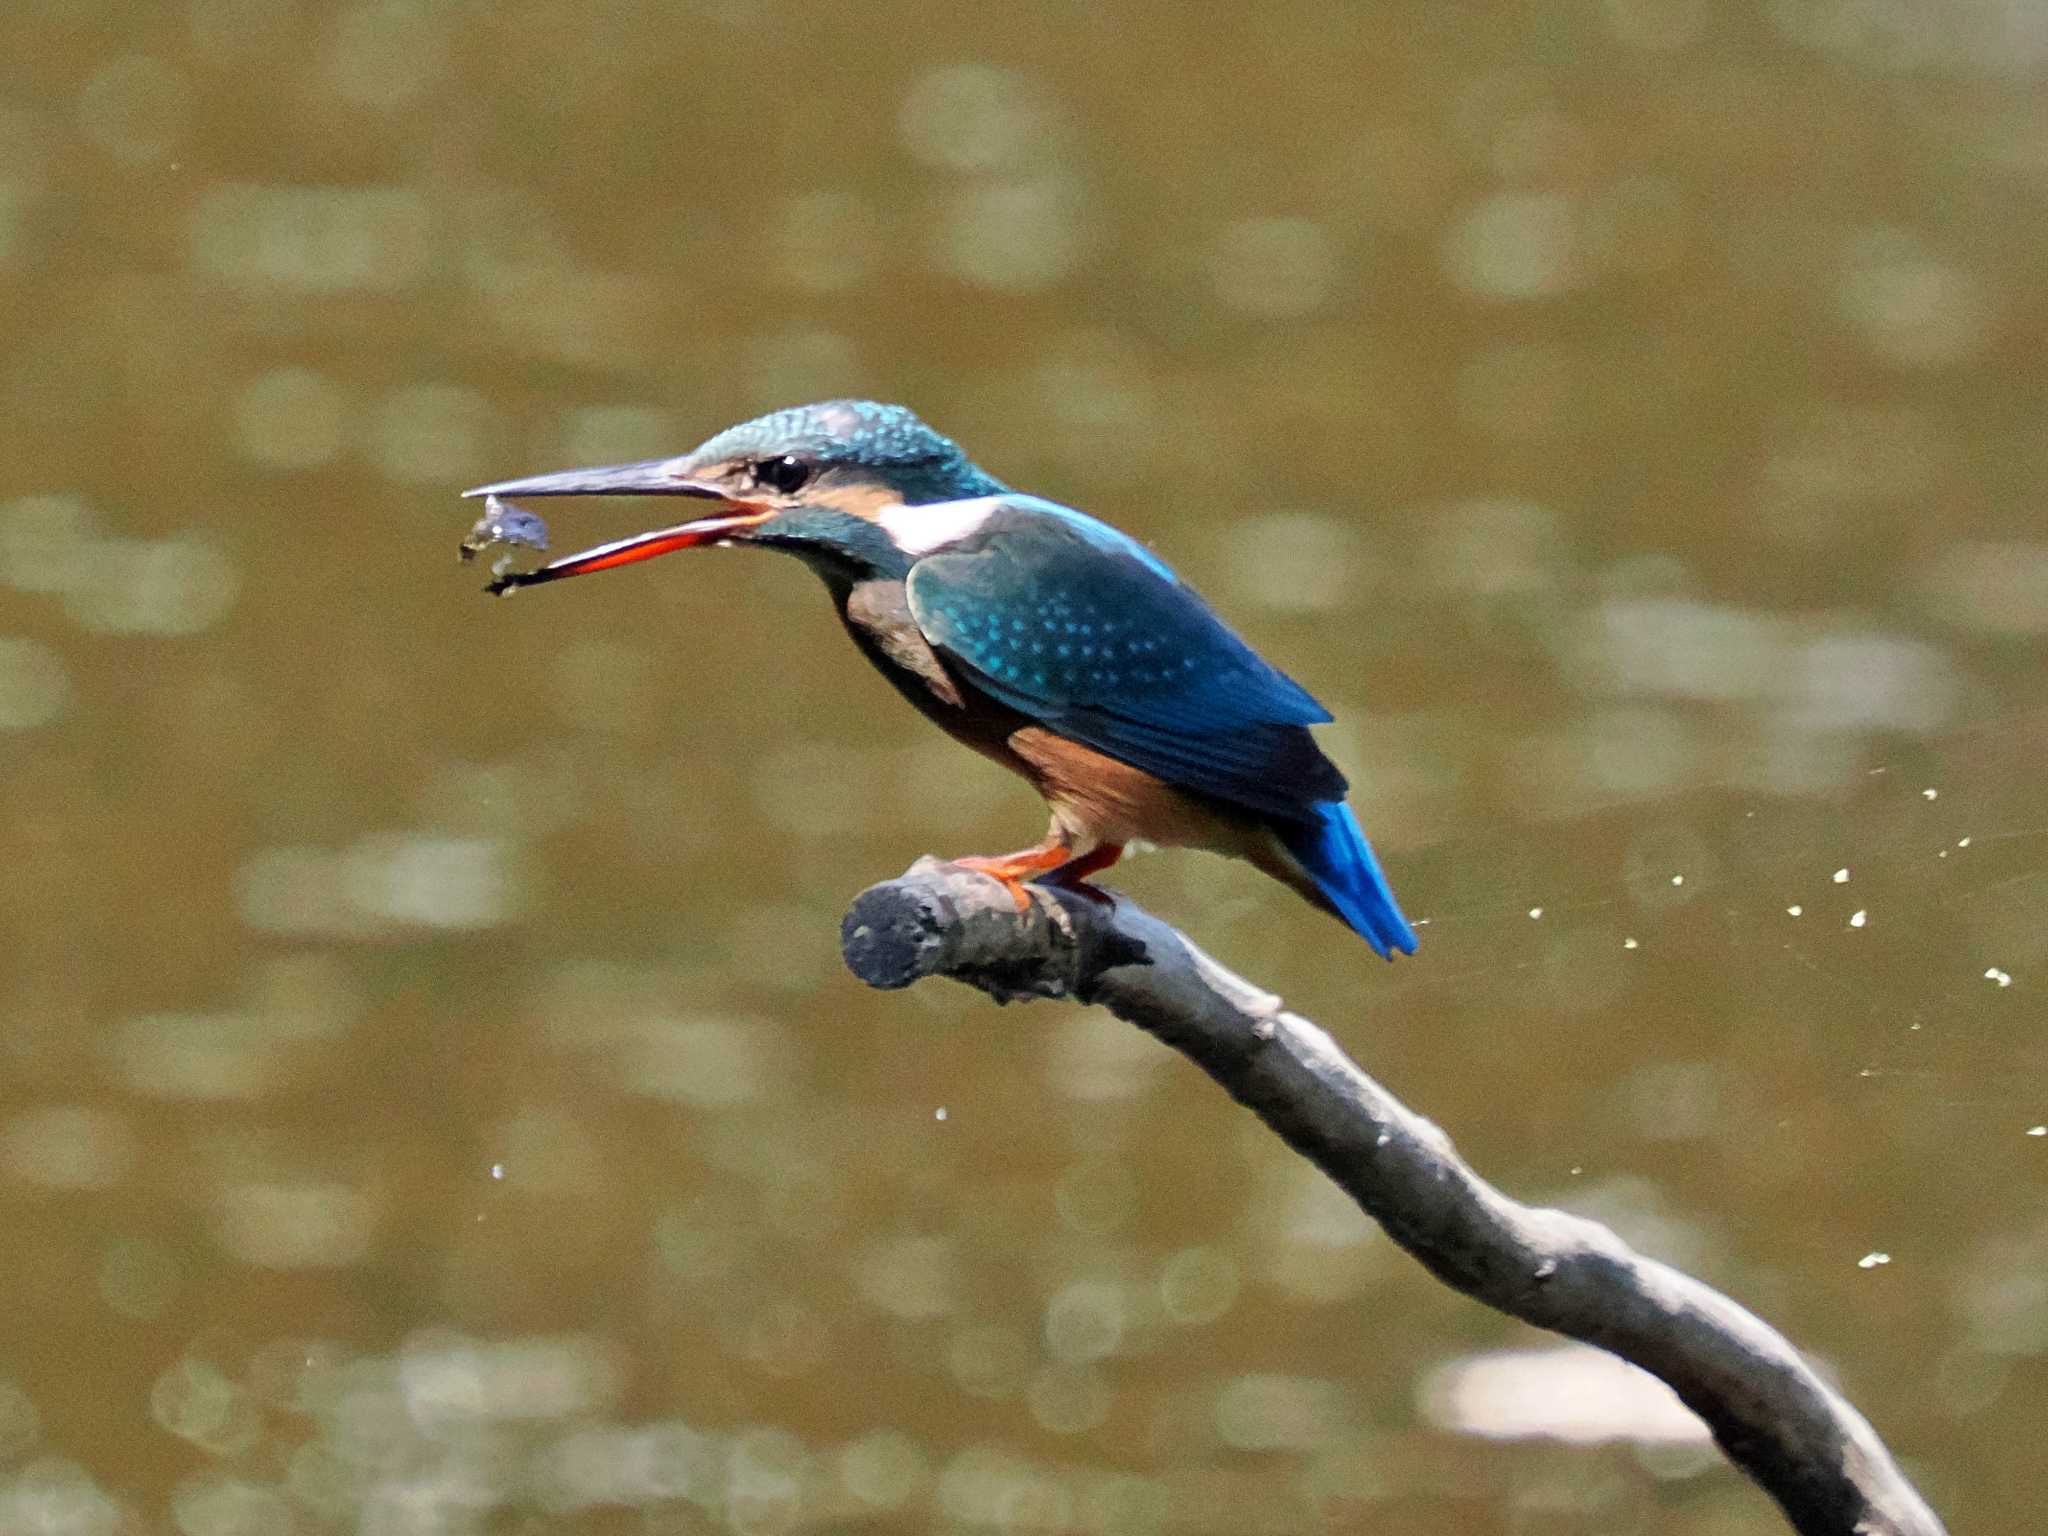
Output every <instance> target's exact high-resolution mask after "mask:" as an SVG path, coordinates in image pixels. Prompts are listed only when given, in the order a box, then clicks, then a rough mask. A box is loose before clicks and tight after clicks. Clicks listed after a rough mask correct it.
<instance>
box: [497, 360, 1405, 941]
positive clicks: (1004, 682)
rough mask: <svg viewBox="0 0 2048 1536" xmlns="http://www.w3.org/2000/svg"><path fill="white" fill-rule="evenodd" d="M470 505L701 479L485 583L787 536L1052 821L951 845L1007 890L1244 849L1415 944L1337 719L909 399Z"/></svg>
mask: <svg viewBox="0 0 2048 1536" xmlns="http://www.w3.org/2000/svg"><path fill="white" fill-rule="evenodd" d="M465 494H466V495H469V496H516V497H530V496H687V497H691V498H693V499H696V500H699V501H707V502H710V503H712V505H711V506H710V507H708V508H707V509H706V510H705V512H704V514H703V515H702V516H699V517H693V518H691V519H689V520H688V521H687V522H681V523H677V524H675V525H674V526H673V527H668V528H661V529H657V530H655V531H654V532H652V533H643V534H640V535H638V536H636V537H633V538H629V539H621V540H619V541H618V542H617V543H613V544H605V545H601V546H599V547H598V548H596V549H592V550H588V551H586V552H584V553H583V554H580V555H571V556H568V557H567V558H564V559H560V560H556V561H553V562H552V563H550V564H547V565H544V566H541V567H540V568H539V569H537V570H532V571H526V572H523V573H519V574H513V575H502V576H500V577H499V579H498V580H496V581H494V582H493V583H492V584H491V587H490V590H491V591H494V592H502V591H505V590H508V589H510V588H513V587H526V586H534V585H537V584H539V583H541V582H549V581H559V580H561V579H562V578H563V577H565V576H580V575H582V574H583V573H584V572H586V571H603V570H609V569H611V568H612V567H613V566H619V565H629V564H631V563H633V562H634V561H637V560H646V559H650V558H652V557H653V556H655V555H665V554H667V553H668V552H669V551H671V550H677V549H691V548H695V547H697V546H699V545H707V544H712V545H733V544H746V545H761V546H764V547H766V548H769V549H780V550H786V551H788V552H789V553H790V554H793V555H795V556H796V557H797V558H798V559H800V560H802V561H803V562H804V563H805V564H806V565H808V566H809V567H810V568H811V569H812V570H814V571H816V572H817V573H818V575H819V576H821V577H823V578H824V582H825V586H826V589H827V590H828V591H829V592H830V593H831V594H832V600H833V603H834V604H835V605H836V606H837V608H838V610H839V617H840V620H841V622H842V623H844V624H845V626H846V629H847V633H848V634H850V635H851V636H852V637H853V641H854V644H855V645H857V646H859V647H860V649H861V652H862V653H863V654H864V655H865V656H866V657H867V658H868V660H869V661H871V662H873V663H874V664H875V666H876V667H878V668H879V669H880V670H881V672H882V674H883V676H885V677H887V678H888V679H889V681H890V682H891V683H893V684H895V686H896V688H897V691H898V692H900V693H901V694H902V695H903V696H904V697H905V698H907V699H908V700H910V702H911V703H912V704H914V705H916V706H917V708H918V709H920V710H922V711H923V712H924V714H925V715H926V716H927V717H928V718H930V719H932V720H934V721H936V722H938V724H940V725H941V726H943V727H944V728H945V729H946V730H947V731H948V732H950V733H951V734H952V735H953V736H954V737H956V738H957V739H958V740H960V741H962V742H964V743H966V744H967V745H968V746H970V747H972V748H974V749H975V750H976V751H977V752H980V753H982V754H983V755H984V756H986V757H990V758H993V759H994V760H995V761H996V762H998V763H1001V764H1002V765H1003V766H1004V767H1006V768H1009V769H1011V770H1013V771H1014V772H1016V773H1019V774H1022V775H1023V776H1024V777H1025V778H1026V779H1028V780H1029V781H1030V782H1031V784H1032V786H1033V787H1034V788H1036V789H1037V790H1038V792H1039V793H1040V794H1041V795H1043V796H1044V797H1045V800H1046V803H1047V804H1048V805H1049V806H1050V807H1051V810H1052V826H1051V828H1050V830H1048V831H1047V833H1046V836H1045V840H1044V841H1043V842H1042V843H1040V844H1038V845H1037V846H1036V847H1034V848H1026V849H1024V850H1022V851H1020V852H1017V853H1011V854H1005V855H1003V856H1001V857H1000V858H966V859H961V860H959V861H958V862H959V863H961V864H963V865H965V866H967V867H968V868H971V869H976V870H980V871H982V872H984V873H986V874H989V875H992V876H994V877H995V878H996V879H998V880H1000V881H1002V882H1003V883H1004V884H1005V885H1007V886H1008V887H1009V888H1010V891H1011V894H1012V895H1013V896H1014V897H1015V898H1016V900H1017V903H1018V907H1019V909H1020V910H1022V909H1023V908H1024V907H1025V906H1026V905H1027V904H1028V901H1029V898H1028V897H1027V896H1026V895H1025V894H1024V890H1023V882H1025V881H1026V880H1030V879H1039V880H1043V881H1047V882H1051V883H1054V884H1060V885H1068V886H1072V885H1075V884H1078V883H1079V882H1081V881H1083V880H1084V879H1085V878H1086V877H1087V876H1089V875H1091V874H1094V873H1096V872H1097V871H1099V870H1103V869H1106V868H1108V867H1109V866H1110V865H1111V864H1113V863H1115V862H1116V860H1117V858H1118V857H1119V856H1120V855H1121V854H1122V853H1123V850H1124V846H1125V845H1126V844H1127V843H1130V842H1133V841H1135V840H1138V839H1144V840H1145V841H1148V842H1152V843H1158V844H1168V845H1178V846H1182V847H1195V848H1208V849H1212V850H1214V851H1216V852H1218V853H1226V854H1231V855H1234V856H1236V857H1238V858H1241V859H1248V860H1249V861H1250V862H1251V863H1253V864H1254V865H1256V866H1257V867H1258V868H1260V869H1262V870H1264V871H1265V872H1266V873H1267V874H1269V875H1272V876H1273V877H1274V878H1275V879H1277V880H1279V881H1281V882H1282V883H1284V884H1286V885H1288V886H1291V887H1292V888H1293V889H1294V890H1296V891H1299V892H1300V893H1301V894H1302V895H1303V896H1305V897H1307V898H1308V899H1309V900H1310V901H1312V902H1314V903H1315V904H1316V905H1317V906H1319V907H1321V908H1323V909H1324V910H1325V911H1328V912H1331V913H1333V914H1335V915H1336V916H1337V917H1339V918H1341V919H1342V920H1343V921H1344V922H1346V923H1348V924H1349V925H1350V926H1351V927H1352V928H1354V929H1356V930H1357V931H1358V932H1359V933H1360V934H1362V935H1363V936H1364V938H1365V941H1366V942H1367V943H1368V944H1370V945H1372V947H1373V948H1374V949H1376V950H1377V951H1379V953H1380V954H1381V955H1382V956H1386V957H1388V958H1391V957H1392V952H1393V951H1394V950H1397V949H1398V950H1400V951H1402V952H1403V953H1404V954H1406V953H1413V951H1414V949H1415V932H1414V930H1413V929H1411V928H1410V927H1409V926H1408V921H1407V919H1406V918H1404V917H1403V916H1402V915H1401V910H1400V908H1399V907H1398V906H1396V905H1395V903H1394V893H1393V891H1392V890H1391V889H1389V887H1388V885H1387V879H1386V876H1385V875H1383V874H1382V873H1381V872H1380V867H1379V864H1378V861H1377V860H1375V859H1374V857H1373V853H1372V849H1371V848H1370V847H1369V846H1368V845H1367V843H1366V840H1365V835H1364V833H1363V832H1362V831H1360V829H1359V825H1358V821H1357V819H1356V818H1355V817H1354V816H1353V815H1352V814H1351V809H1350V807H1349V806H1347V805H1346V804H1345V803H1344V794H1345V790H1346V787H1347V786H1346V784H1345V782H1344V775H1343V774H1341V773H1340V772H1338V771H1337V767H1336V765H1335V764H1334V763H1332V762H1331V761H1330V760H1329V759H1328V758H1327V757H1325V756H1324V755H1323V753H1322V751H1321V750H1320V749H1319V748H1318V747H1317V746H1316V744H1315V741H1314V739H1313V738H1312V737H1311V736H1310V735H1309V732H1308V727H1309V726H1311V725H1314V724H1317V723H1320V722H1322V721H1326V720H1328V719H1329V718H1330V714H1329V711H1327V710H1325V709H1324V708H1323V707H1322V705H1320V704H1318V703H1317V702H1316V701H1315V700H1314V699H1313V698H1311V697H1310V696H1309V694H1308V692H1307V691H1306V690H1305V689H1303V688H1302V687H1301V686H1300V685H1299V684H1297V683H1296V682H1294V681H1293V680H1292V679H1291V678H1289V677H1287V676H1286V675H1284V674H1283V673H1281V672H1280V671H1279V670H1278V669H1276V668H1274V667H1273V666H1271V665H1269V664H1268V663H1267V662H1266V661H1264V660H1263V659H1261V658H1260V657H1259V656H1258V654H1257V653H1255V652H1254V651H1253V650H1252V648H1251V647H1250V646H1248V645H1246V644H1245V643H1244V641H1242V640H1241V639H1239V638H1238V637H1237V635H1236V634H1234V633H1233V632H1232V631H1231V630H1230V628H1229V627H1228V626H1227V625H1225V624H1224V623H1223V621H1222V620H1221V619H1219V618H1218V617H1217V616H1216V614H1215V613H1214V612H1213V611H1212V610H1211V609H1210V607H1209V605H1208V604H1207V603H1205V602H1204V601H1203V600H1202V599H1201V598H1200V597H1199V596H1198V595H1197V594H1196V593H1195V592H1194V591H1193V590H1192V589H1191V588H1189V587H1188V586H1187V585H1186V584H1184V583H1183V582H1182V581H1181V580H1180V578H1179V577H1177V576H1176V575H1175V574H1174V573H1173V571H1172V570H1170V569H1169V568H1168V567H1167V566H1166V564H1165V563H1164V562H1163V561H1161V560H1160V559H1159V557H1158V556H1156V555H1154V554H1153V553H1152V552H1151V551H1150V550H1149V549H1147V548H1145V546H1144V545H1142V544H1140V543H1138V542H1137V541H1136V540H1135V539H1132V538H1130V537H1128V536H1126V535H1125V534H1122V533H1119V532H1117V530H1116V529H1114V528H1111V527H1110V526H1109V525H1108V524H1106V523H1100V522H1097V521H1096V520H1095V519H1094V518H1092V517H1089V516H1087V515H1085V514H1084V513H1080V512H1076V511H1074V510H1073V509H1072V508H1070V507H1063V506H1060V505H1058V504H1057V503H1055V502H1050V501H1044V500H1041V499H1040V498H1038V497H1036V496H1026V495H1022V494H1020V493H1018V492H1016V491H1012V490H1011V489H1010V488H1009V487H1007V486H1005V485H1004V484H1003V483H1002V482H1001V481H999V480H997V479H995V478H994V477H993V476H991V475H989V474H987V473H985V472H984V471H983V470H981V469H979V468H977V467H976V466H975V465H974V464H973V463H972V462H971V461H970V460H969V459H968V457H967V455H966V454H965V453H963V452H962V451H961V449H960V447H959V445H958V444H956V443H955V442H953V441H952V439H950V438H947V437H944V436H942V435H941V434H939V433H938V432H935V431H933V430H932V429H931V428H930V427H928V426H926V425H925V424H924V423H923V422H922V421H920V420H919V419H918V418H917V417H916V416H915V415H913V414H912V413H911V412H910V411H908V410H906V409H905V408H904V407H902V406H899V405H878V404H875V403H873V402H871V401H865V400H831V401H826V402H823V403H821V404H818V405H805V406H796V407H793V408H791V409H789V410H782V411H775V412H772V413H771V414H769V415H766V416H762V417H759V418H757V419H756V420H753V421H748V422H742V423H741V424H740V425H739V426H736V427H731V428H729V429H727V430H726V431H724V432H721V433H719V434H718V435H717V436H716V437H714V438H712V439H711V440H710V441H709V442H707V443H705V444H704V445H703V446H702V447H700V448H698V449H696V450H695V451H694V452H691V453H686V454H684V455H683V456H682V457H681V458H675V459H654V460H650V461H647V462H645V463H639V464H621V465H614V466H611V467H609V468H604V469H581V470H569V471H567V472H565V473H561V474H551V475H535V476H533V477H532V478H530V479H525V480H507V481H505V482H503V483H502V484H498V485H485V486H479V487H477V488H476V489H475V490H473V491H469V492H466V493H465Z"/></svg>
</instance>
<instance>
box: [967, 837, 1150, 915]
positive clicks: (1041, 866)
mask: <svg viewBox="0 0 2048 1536" xmlns="http://www.w3.org/2000/svg"><path fill="white" fill-rule="evenodd" d="M1123 851H1124V850H1123V845H1122V844H1121V843H1104V844H1103V845H1102V846H1101V847H1099V848H1097V849H1095V850H1094V851H1093V852H1090V853H1084V854H1082V855H1081V856H1080V857H1079V858H1075V857H1074V856H1073V850H1072V849H1071V848H1069V847H1067V846H1066V844H1064V843H1040V844H1039V845H1038V846H1037V847H1036V848H1024V849H1020V850H1019V851H1018V852H1016V853H1006V854H1003V855H1001V856H1000V857H997V858H981V857H977V856H974V855H969V856H968V857H967V858H964V859H955V860H954V861H953V862H954V863H955V864H958V865H959V866H960V867H961V868H962V869H971V870H974V871H976V872H977V873H979V874H984V875H992V876H993V877H995V878H996V879H997V880H1000V881H1002V883H1003V885H1004V886H1005V888H1007V889H1008V891H1009V893H1010V900H1012V901H1014V902H1015V903H1016V904H1017V910H1018V911H1019V912H1028V911H1030V910H1031V893H1030V892H1028V891H1026V890H1025V889H1024V883H1025V882H1026V881H1027V880H1029V879H1031V877H1032V876H1034V875H1043V876H1044V877H1045V883H1046V884H1047V885H1057V886H1061V887H1064V888H1066V889H1069V890H1076V891H1080V892H1081V893H1083V894H1084V895H1088V896H1094V897H1103V893H1102V892H1100V891H1098V890H1096V889H1095V888H1094V887H1093V886H1091V885H1089V884H1087V877H1088V876H1089V875H1092V874H1094V873H1095V872H1096V871H1097V870H1102V869H1107V868H1109V866H1110V865H1112V864H1114V863H1115V862H1116V861H1117V860H1118V859H1119V858H1120V857H1122V855H1123ZM1104 899H1106V898H1104Z"/></svg>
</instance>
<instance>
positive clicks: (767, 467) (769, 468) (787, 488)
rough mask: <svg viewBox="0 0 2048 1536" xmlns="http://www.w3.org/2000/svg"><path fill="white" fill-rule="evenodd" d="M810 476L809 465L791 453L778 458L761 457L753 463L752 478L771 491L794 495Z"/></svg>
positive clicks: (806, 482)
mask: <svg viewBox="0 0 2048 1536" xmlns="http://www.w3.org/2000/svg"><path fill="white" fill-rule="evenodd" d="M810 478H811V466H810V465H808V464H806V463H805V462H804V461H803V460H802V459H800V458H798V457H797V456H796V455H795V454H793V453H785V454H783V455H782V457H781V458H779V459H761V460H759V461H758V462H757V463H756V464H755V465H754V479H755V481H756V482H757V483H759V484H761V485H765V486H767V487H768V489H769V490H771V491H776V492H779V493H780V494H782V495H784V496H794V495H795V494H796V493H797V492H798V491H800V490H802V489H803V488H804V486H805V485H806V484H808V483H809V481H810Z"/></svg>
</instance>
